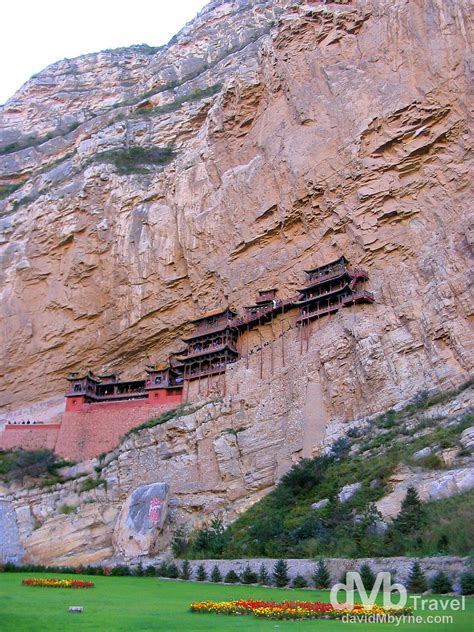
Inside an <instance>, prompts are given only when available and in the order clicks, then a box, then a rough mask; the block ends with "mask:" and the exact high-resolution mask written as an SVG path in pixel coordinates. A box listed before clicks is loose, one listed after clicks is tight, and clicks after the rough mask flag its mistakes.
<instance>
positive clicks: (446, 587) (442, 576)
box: [430, 571, 453, 595]
mask: <svg viewBox="0 0 474 632" xmlns="http://www.w3.org/2000/svg"><path fill="white" fill-rule="evenodd" d="M430 587H431V590H432V591H433V592H434V593H435V595H445V594H446V593H449V592H452V590H453V585H452V583H451V580H450V579H449V577H448V576H447V575H446V573H443V571H439V573H436V575H435V576H434V577H433V579H432V580H431V582H430Z"/></svg>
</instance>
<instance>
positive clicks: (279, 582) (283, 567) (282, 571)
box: [273, 560, 289, 588]
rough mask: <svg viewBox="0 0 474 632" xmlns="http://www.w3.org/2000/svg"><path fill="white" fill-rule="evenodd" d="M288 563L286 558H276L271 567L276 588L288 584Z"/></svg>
mask: <svg viewBox="0 0 474 632" xmlns="http://www.w3.org/2000/svg"><path fill="white" fill-rule="evenodd" d="M288 581H289V579H288V564H287V563H286V560H278V562H277V563H276V564H275V567H274V569H273V583H274V584H275V586H277V587H278V588H283V587H284V586H287V585H288Z"/></svg>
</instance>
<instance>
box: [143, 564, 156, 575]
mask: <svg viewBox="0 0 474 632" xmlns="http://www.w3.org/2000/svg"><path fill="white" fill-rule="evenodd" d="M155 575H156V566H153V564H149V565H148V566H147V567H146V568H145V570H144V571H143V576H144V577H155Z"/></svg>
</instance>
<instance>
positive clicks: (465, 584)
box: [461, 571, 474, 595]
mask: <svg viewBox="0 0 474 632" xmlns="http://www.w3.org/2000/svg"><path fill="white" fill-rule="evenodd" d="M461 595H474V573H473V572H472V571H466V572H465V573H463V574H462V575H461Z"/></svg>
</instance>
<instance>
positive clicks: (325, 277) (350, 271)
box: [302, 265, 369, 289]
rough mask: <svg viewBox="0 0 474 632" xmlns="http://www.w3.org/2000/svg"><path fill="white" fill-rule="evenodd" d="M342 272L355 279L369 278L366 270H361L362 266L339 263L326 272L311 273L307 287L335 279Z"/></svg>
mask: <svg viewBox="0 0 474 632" xmlns="http://www.w3.org/2000/svg"><path fill="white" fill-rule="evenodd" d="M343 274H347V275H349V276H350V277H351V278H352V279H354V278H357V279H365V280H366V279H368V278H369V274H368V272H367V271H366V270H363V269H362V268H350V267H349V266H346V265H339V266H336V267H335V268H332V269H331V270H328V271H327V272H319V273H315V274H311V275H310V276H309V277H308V283H307V287H312V286H313V285H319V284H320V283H323V282H324V283H326V282H327V281H330V280H331V279H337V278H338V277H340V276H342V275H343ZM302 289H304V288H302Z"/></svg>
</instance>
